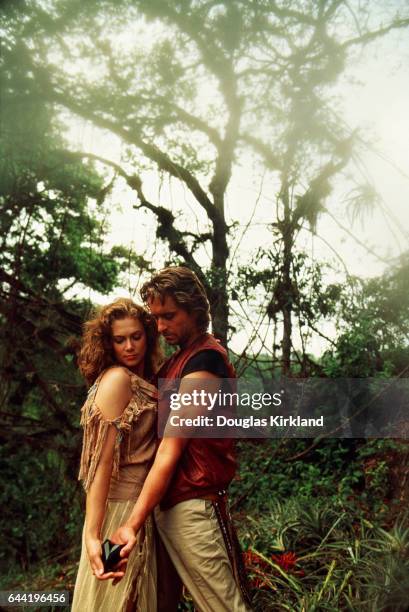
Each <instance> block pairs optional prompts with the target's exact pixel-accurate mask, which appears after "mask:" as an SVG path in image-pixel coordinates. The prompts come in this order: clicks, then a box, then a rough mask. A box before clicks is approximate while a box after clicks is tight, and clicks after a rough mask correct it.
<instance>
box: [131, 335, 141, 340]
mask: <svg viewBox="0 0 409 612" xmlns="http://www.w3.org/2000/svg"><path fill="white" fill-rule="evenodd" d="M132 339H133V340H140V339H141V336H140V334H138V335H135V336H132Z"/></svg>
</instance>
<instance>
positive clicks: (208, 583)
mask: <svg viewBox="0 0 409 612" xmlns="http://www.w3.org/2000/svg"><path fill="white" fill-rule="evenodd" d="M155 521H156V525H157V528H158V531H159V534H160V537H161V539H162V541H163V543H164V545H165V547H166V549H167V551H168V553H169V557H170V558H171V560H172V562H173V564H174V566H175V568H176V570H177V572H178V574H179V576H180V578H181V579H182V581H183V583H184V585H185V586H186V588H187V589H188V591H189V592H190V594H191V596H192V598H193V601H194V603H195V606H196V608H197V609H198V610H199V611H200V612H247V611H248V608H247V606H246V605H245V603H244V602H243V599H242V596H241V592H240V589H239V587H238V586H237V584H236V582H235V580H234V577H233V573H232V569H231V565H230V560H229V557H228V554H227V551H226V546H225V543H224V540H223V535H222V533H221V530H220V527H219V523H218V520H217V517H216V515H215V511H214V509H213V505H212V502H211V501H208V500H204V499H189V500H187V501H184V502H180V503H179V504H176V506H173V508H170V509H169V510H164V511H160V510H159V509H156V510H155ZM159 580H160V578H159Z"/></svg>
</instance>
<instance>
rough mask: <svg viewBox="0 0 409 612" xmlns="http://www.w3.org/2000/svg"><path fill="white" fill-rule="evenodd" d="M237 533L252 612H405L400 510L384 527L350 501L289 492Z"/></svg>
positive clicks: (404, 525) (408, 563)
mask: <svg viewBox="0 0 409 612" xmlns="http://www.w3.org/2000/svg"><path fill="white" fill-rule="evenodd" d="M240 531H241V538H242V542H243V544H244V546H245V548H246V549H247V550H249V551H251V552H250V553H247V554H246V556H245V559H246V562H247V563H246V564H247V568H248V571H249V575H250V580H251V584H252V585H253V588H254V590H253V596H254V597H253V605H254V609H255V611H256V612H258V611H259V610H260V611H261V610H291V611H297V612H301V611H302V610H317V611H318V610H320V611H321V610H331V611H332V610H363V611H364V610H379V611H381V610H385V611H386V610H396V611H397V612H404V610H406V604H407V592H408V587H409V528H408V516H407V514H406V515H405V514H402V515H401V517H400V518H399V519H398V520H397V521H396V522H395V524H394V525H393V526H392V527H390V528H388V529H383V528H381V527H380V526H379V525H376V524H374V523H373V522H370V521H368V520H367V519H365V518H362V517H359V516H357V515H356V508H355V506H354V505H353V504H347V505H345V503H342V504H341V503H339V502H338V503H337V502H334V503H328V500H325V499H322V498H320V499H311V498H308V497H294V498H292V499H289V500H286V501H283V502H277V501H273V502H272V503H271V505H270V509H269V511H268V512H265V513H264V514H263V515H262V516H261V517H259V518H258V519H257V520H254V519H253V518H252V517H250V516H247V520H245V521H243V520H242V521H241V530H240Z"/></svg>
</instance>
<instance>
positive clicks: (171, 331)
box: [148, 296, 198, 346]
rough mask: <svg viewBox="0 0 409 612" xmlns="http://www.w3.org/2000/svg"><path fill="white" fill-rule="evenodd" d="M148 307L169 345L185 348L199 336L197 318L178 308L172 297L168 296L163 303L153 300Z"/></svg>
mask: <svg viewBox="0 0 409 612" xmlns="http://www.w3.org/2000/svg"><path fill="white" fill-rule="evenodd" d="M148 306H149V309H150V311H151V313H152V314H153V316H154V317H155V319H156V322H157V325H158V331H159V333H160V334H162V335H163V337H164V338H165V340H166V342H167V343H168V344H171V345H174V344H178V345H180V346H183V345H186V344H189V343H190V342H192V340H194V338H195V337H196V336H197V334H198V329H197V326H196V317H195V316H194V315H193V314H190V313H188V312H187V311H186V310H185V309H184V308H181V307H180V306H178V305H177V304H176V302H175V300H174V299H173V298H172V297H170V296H166V297H165V301H164V302H163V303H162V301H161V300H160V298H153V299H152V300H149V302H148Z"/></svg>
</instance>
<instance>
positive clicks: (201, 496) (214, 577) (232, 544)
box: [111, 267, 248, 612]
mask: <svg viewBox="0 0 409 612" xmlns="http://www.w3.org/2000/svg"><path fill="white" fill-rule="evenodd" d="M141 295H142V299H143V300H144V302H145V303H146V304H147V305H148V307H149V308H150V311H151V313H152V314H153V315H154V316H155V318H156V321H157V325H158V330H159V332H160V333H161V334H163V336H164V338H165V340H166V342H167V343H168V344H170V345H179V347H180V349H179V351H177V352H176V353H174V354H173V355H172V357H171V358H170V359H168V360H167V362H166V363H165V364H164V366H163V367H162V368H161V370H160V372H159V374H158V378H167V379H181V380H180V387H179V393H185V392H189V393H191V392H192V389H193V388H194V389H198V388H200V387H201V384H202V385H203V386H206V385H208V384H209V381H210V384H212V383H213V385H214V386H213V388H214V389H219V388H220V385H221V380H220V379H222V378H226V379H228V378H230V379H231V378H234V377H235V374H234V369H233V367H232V365H231V364H230V363H229V361H228V357H227V352H226V351H225V349H224V348H223V347H222V346H221V345H220V343H219V342H217V340H216V339H215V338H214V337H213V336H212V335H211V334H209V333H207V328H208V325H209V322H210V315H209V302H208V299H207V296H206V292H205V290H204V287H203V285H202V283H201V282H200V281H199V279H198V278H197V276H196V275H195V274H194V273H193V272H192V271H191V270H189V269H188V268H184V267H170V268H165V269H164V270H162V271H161V272H159V273H158V274H156V275H155V276H154V277H153V278H152V279H151V280H150V281H148V282H147V283H145V284H144V286H143V287H142V290H141ZM205 409H206V407H204V410H205ZM199 410H200V409H199ZM235 470H236V462H235V456H234V442H233V440H231V439H203V438H190V439H189V438H186V437H185V438H183V437H164V438H163V440H162V441H161V443H160V445H159V448H158V452H157V455H156V458H155V462H154V464H153V466H152V468H151V470H150V472H149V474H148V477H147V479H146V481H145V484H144V487H143V490H142V492H141V494H140V496H139V498H138V501H137V502H136V504H135V507H134V509H133V511H132V514H131V516H130V517H129V519H128V520H127V522H126V523H125V524H124V525H123V526H122V527H120V528H119V529H118V530H117V531H116V532H115V534H113V536H112V537H111V540H113V541H114V542H116V543H124V544H125V546H124V548H123V549H122V551H121V556H123V557H127V556H128V555H129V553H130V552H131V550H132V548H133V546H134V544H135V534H136V533H137V531H138V530H139V529H140V528H141V527H142V525H143V523H144V521H145V519H146V517H147V516H148V515H149V513H150V512H152V510H153V508H154V507H155V506H157V504H159V503H160V510H159V509H157V510H156V512H155V520H156V524H157V527H158V531H159V534H160V536H161V539H162V541H163V543H164V545H165V547H166V549H167V552H168V554H169V556H170V558H171V560H172V562H173V564H174V566H175V568H176V570H177V572H178V574H179V576H180V578H181V579H182V581H183V583H184V584H185V586H186V588H187V589H188V590H189V592H190V594H191V595H192V598H193V600H194V602H195V605H196V606H197V608H198V609H199V610H200V611H201V612H224V611H225V612H245V611H246V610H248V607H247V606H246V604H245V603H244V600H245V599H246V598H247V594H246V591H245V588H244V577H243V574H242V568H241V562H240V559H239V553H238V551H237V539H236V537H235V533H234V530H233V527H232V524H231V520H230V517H229V515H228V511H227V509H226V500H225V497H226V491H225V489H226V488H227V486H228V485H229V483H230V481H231V480H232V478H233V476H234V473H235ZM160 586H161V585H160V584H159V587H160ZM169 605H170V604H169ZM168 609H169V610H172V609H173V608H172V607H169V608H168Z"/></svg>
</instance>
